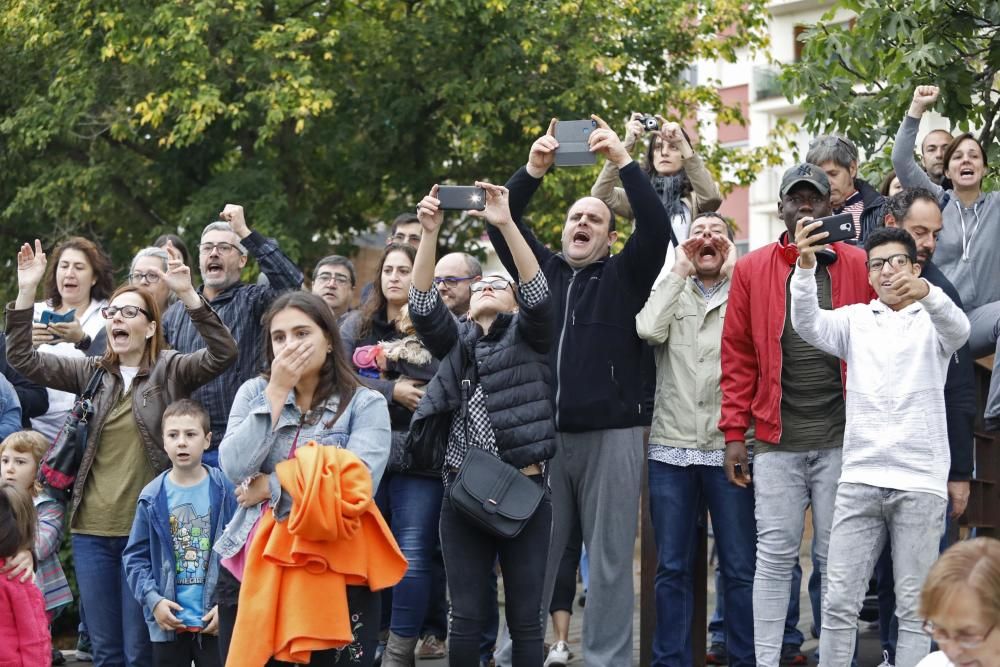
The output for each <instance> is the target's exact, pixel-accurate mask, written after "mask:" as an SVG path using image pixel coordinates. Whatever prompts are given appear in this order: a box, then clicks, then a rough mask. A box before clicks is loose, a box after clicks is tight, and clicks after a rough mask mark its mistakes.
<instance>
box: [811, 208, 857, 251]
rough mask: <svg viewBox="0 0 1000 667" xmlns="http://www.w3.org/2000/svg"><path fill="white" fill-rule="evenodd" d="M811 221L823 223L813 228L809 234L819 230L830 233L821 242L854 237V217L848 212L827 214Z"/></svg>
mask: <svg viewBox="0 0 1000 667" xmlns="http://www.w3.org/2000/svg"><path fill="white" fill-rule="evenodd" d="M813 222H821V223H823V224H822V225H821V226H819V227H817V228H816V229H814V230H813V231H812V233H811V234H809V236H815V235H816V234H819V233H820V232H828V233H829V234H830V235H829V236H827V237H826V238H825V239H823V243H827V244H829V243H834V242H836V241H848V240H852V239H854V217H853V216H852V215H851V214H850V213H838V214H837V215H829V216H827V217H825V218H816V219H815V220H813ZM810 224H812V223H810Z"/></svg>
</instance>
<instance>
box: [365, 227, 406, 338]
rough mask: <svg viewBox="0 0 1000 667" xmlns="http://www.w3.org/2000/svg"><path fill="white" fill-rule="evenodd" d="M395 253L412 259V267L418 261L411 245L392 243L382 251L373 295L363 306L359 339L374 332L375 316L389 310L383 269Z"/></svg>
mask: <svg viewBox="0 0 1000 667" xmlns="http://www.w3.org/2000/svg"><path fill="white" fill-rule="evenodd" d="M394 252H401V253H403V254H404V255H406V256H407V257H409V258H410V266H413V262H415V261H416V259H417V251H416V250H414V249H413V246H411V245H410V244H409V243H390V244H389V245H387V246H386V247H385V250H384V251H382V259H381V260H379V263H378V273H377V274H375V281H374V282H373V283H372V290H371V293H370V294H369V295H368V299H367V300H365V302H364V303H363V304H361V316H360V317H361V320H360V322H359V324H360V326H359V327H358V338H364V337H365V336H367V335H368V334H370V333H371V331H372V319H374V317H375V315H376V314H378V313H380V312H382V311H385V310H387V308H388V305H389V302H388V301H386V299H385V292H383V291H382V269H383V268H384V267H385V260H387V259H388V258H389V255H391V254H392V253H394Z"/></svg>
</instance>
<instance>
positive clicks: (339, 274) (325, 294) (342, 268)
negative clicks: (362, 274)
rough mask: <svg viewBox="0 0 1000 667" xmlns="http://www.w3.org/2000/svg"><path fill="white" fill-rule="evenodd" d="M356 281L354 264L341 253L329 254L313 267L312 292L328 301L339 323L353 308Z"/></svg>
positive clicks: (327, 303)
mask: <svg viewBox="0 0 1000 667" xmlns="http://www.w3.org/2000/svg"><path fill="white" fill-rule="evenodd" d="M356 283H357V275H356V274H355V272H354V264H352V263H351V260H349V259H347V258H346V257H342V256H341V255H327V256H326V257H324V258H323V259H321V260H319V261H318V262H316V268H315V269H313V276H312V293H313V294H315V295H316V296H318V297H320V298H321V299H323V301H325V302H326V305H327V306H329V307H330V310H331V311H332V312H333V315H334V317H336V318H337V323H338V324H342V323H343V319H344V317H345V316H346V315H347V313H348V312H350V310H351V304H352V303H353V302H354V286H355V284H356Z"/></svg>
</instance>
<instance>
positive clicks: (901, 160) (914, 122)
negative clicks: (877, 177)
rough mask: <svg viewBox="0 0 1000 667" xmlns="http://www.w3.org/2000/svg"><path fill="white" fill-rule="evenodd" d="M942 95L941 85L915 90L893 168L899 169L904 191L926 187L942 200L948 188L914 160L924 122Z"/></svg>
mask: <svg viewBox="0 0 1000 667" xmlns="http://www.w3.org/2000/svg"><path fill="white" fill-rule="evenodd" d="M938 95H939V91H938V87H937V86H917V87H916V88H915V89H914V91H913V101H912V102H911V103H910V109H909V111H907V112H906V116H905V117H904V118H903V122H902V123H900V125H899V130H898V131H897V132H896V141H895V142H894V143H893V145H892V168H893V169H895V170H896V177H897V178H899V182H900V183H901V184H902V186H903V187H904V188H924V189H926V190H930V191H931V192H933V193H934V195H935V196H936V197H938V198H939V199H940V198H941V196H942V195H943V194H944V188H942V187H941V186H940V185H938V184H937V183H935V182H934V181H932V180H931V179H930V177H929V176H928V175H927V173H926V172H925V171H924V170H923V169H921V168H920V165H918V164H917V162H916V160H914V159H913V151H914V148H915V146H916V143H917V130H919V129H920V119H921V118H922V117H923V115H924V112H925V111H926V110H927V109H929V108H931V107H932V106H934V103H935V102H937V99H938Z"/></svg>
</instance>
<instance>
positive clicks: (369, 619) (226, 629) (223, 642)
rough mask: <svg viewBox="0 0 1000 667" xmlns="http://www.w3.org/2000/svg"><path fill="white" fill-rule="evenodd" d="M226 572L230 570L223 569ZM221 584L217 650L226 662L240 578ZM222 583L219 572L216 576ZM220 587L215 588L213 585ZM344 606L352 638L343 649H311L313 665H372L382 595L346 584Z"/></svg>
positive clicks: (276, 666)
mask: <svg viewBox="0 0 1000 667" xmlns="http://www.w3.org/2000/svg"><path fill="white" fill-rule="evenodd" d="M226 574H227V575H229V573H228V572H227V573H226ZM229 579H230V581H227V582H226V584H227V585H225V586H224V587H223V588H222V591H223V592H222V594H217V597H218V600H219V652H220V653H221V655H222V662H223V663H225V661H226V656H227V655H228V654H229V645H230V643H231V642H232V639H233V629H234V628H235V627H236V615H237V611H238V607H237V605H236V604H235V603H234V602H232V600H234V599H236V600H238V599H239V582H238V581H237V580H236V578H235V577H233V576H232V575H229ZM233 582H235V583H236V588H235V592H236V596H235V597H234V596H233V595H232V593H233V586H232V584H233ZM219 583H220V586H221V585H222V575H221V573H220V577H219ZM216 590H217V591H218V590H219V589H218V588H217V589H216ZM347 608H348V610H350V613H351V627H352V630H353V633H354V641H353V642H352V643H351V644H348V645H347V646H345V647H344V648H342V649H329V650H326V651H314V652H313V654H312V658H311V660H310V661H309V663H308V664H310V665H315V666H316V667H333V666H334V665H351V666H352V667H371V664H372V661H373V660H374V659H375V648H376V647H377V646H378V631H379V616H380V614H381V608H382V603H381V595H380V594H379V593H373V592H372V591H370V590H368V588H366V587H365V586H348V587H347ZM285 665H292V663H290V662H281V661H279V660H274V659H271V660H269V661H268V662H267V667H284V666H285Z"/></svg>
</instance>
